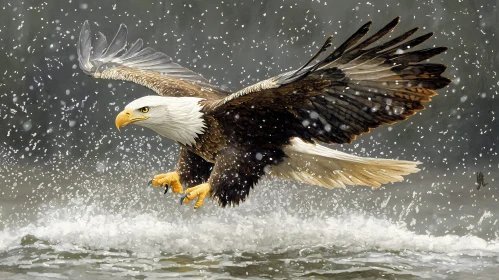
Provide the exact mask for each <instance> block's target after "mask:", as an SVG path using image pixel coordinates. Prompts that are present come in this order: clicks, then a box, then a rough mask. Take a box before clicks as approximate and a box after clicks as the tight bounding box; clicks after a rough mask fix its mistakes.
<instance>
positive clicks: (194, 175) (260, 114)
mask: <svg viewBox="0 0 499 280" xmlns="http://www.w3.org/2000/svg"><path fill="white" fill-rule="evenodd" d="M398 21H399V20H398V18H397V19H395V20H393V21H392V22H390V23H389V24H388V25H386V26H385V27H384V28H382V29H381V30H380V31H378V32H377V33H376V34H374V35H372V36H370V37H368V38H367V39H364V40H362V39H363V37H365V35H366V34H367V32H368V30H369V27H370V25H371V23H370V22H369V23H367V24H365V25H364V26H362V27H361V28H360V29H359V30H358V31H357V32H356V33H355V34H353V35H352V36H351V37H350V38H349V39H347V40H346V41H345V42H344V43H343V44H342V45H341V46H339V47H338V48H336V49H335V50H334V51H332V52H331V53H329V54H328V55H327V56H326V57H325V58H322V59H320V60H318V57H319V55H320V54H321V53H323V52H325V51H326V50H327V49H328V48H329V47H330V46H331V43H330V41H331V37H330V38H328V40H327V41H326V43H325V44H324V46H323V47H322V48H321V49H320V50H319V51H318V53H317V54H316V56H314V57H313V59H311V60H310V61H309V62H308V63H307V64H305V65H304V66H302V67H301V68H299V69H298V70H294V71H290V72H287V73H283V74H281V75H278V76H276V77H273V78H270V79H268V80H265V81H262V82H260V83H257V84H255V85H253V86H250V87H248V88H245V89H242V90H240V91H238V92H236V93H233V94H230V93H229V92H226V91H223V90H221V89H219V88H217V87H215V86H213V85H210V84H209V83H208V82H207V81H206V80H205V79H204V78H202V77H201V76H199V75H198V74H196V73H194V72H191V71H189V70H187V69H185V68H182V67H181V66H179V65H177V64H175V63H173V62H171V59H170V58H169V57H167V56H165V55H164V54H162V53H156V52H154V51H153V50H152V49H149V48H146V49H144V50H142V51H140V49H141V47H142V41H140V40H138V41H137V42H136V43H135V44H133V45H132V46H131V47H130V48H129V50H127V51H126V52H125V53H124V54H123V55H122V56H120V57H118V58H117V59H113V57H114V56H116V55H117V54H118V53H119V52H120V51H122V50H123V49H124V48H125V45H122V42H121V41H119V43H115V41H114V40H113V42H112V43H111V44H110V46H109V47H108V48H107V49H99V52H98V53H97V54H95V53H91V52H90V48H91V44H90V39H89V38H90V37H89V36H90V35H89V32H90V31H89V28H88V26H85V25H84V28H83V29H82V34H81V35H80V44H79V55H80V65H81V67H82V69H83V70H84V71H85V72H86V73H88V74H90V75H92V76H94V77H98V78H107V79H119V80H127V81H132V82H135V83H138V84H141V85H143V86H146V87H148V88H150V89H152V90H154V91H155V92H157V93H158V94H159V95H163V96H173V97H179V98H183V97H196V98H199V100H200V101H199V104H200V105H201V109H200V111H201V113H202V122H203V124H204V130H203V132H202V133H198V135H197V137H196V138H195V139H194V140H193V141H192V142H186V143H182V144H181V146H182V149H181V153H180V157H179V161H178V164H177V172H178V174H179V176H180V182H181V183H182V185H184V186H187V187H190V186H195V185H198V184H202V183H207V184H208V185H209V186H210V188H211V189H210V195H211V196H213V197H216V198H218V201H219V203H220V204H221V205H222V206H225V205H231V204H238V203H239V202H240V201H243V200H244V199H245V198H246V196H247V195H248V193H249V191H250V189H251V188H252V187H253V186H254V185H255V184H256V183H257V182H258V180H259V179H260V178H261V177H262V176H263V175H264V174H265V173H266V172H267V173H268V172H270V171H276V170H278V171H279V172H280V173H279V174H277V176H279V177H282V178H285V179H289V178H292V179H297V180H301V181H303V182H309V183H315V184H321V185H324V186H327V187H334V186H342V185H343V183H347V184H354V185H371V186H379V185H380V184H381V183H386V182H393V181H397V180H400V178H401V177H400V176H401V175H406V174H409V173H412V172H416V171H417V169H415V168H414V164H412V165H410V164H409V163H407V162H401V161H398V162H396V163H395V161H394V163H393V164H392V166H393V167H390V165H389V163H388V162H385V161H383V162H382V160H374V159H369V161H368V160H366V161H363V160H361V159H358V158H354V157H349V156H347V155H344V154H341V155H340V154H339V153H336V154H335V153H334V152H328V151H327V150H324V149H323V148H317V149H316V148H314V145H315V143H316V142H323V143H338V144H343V143H350V142H351V141H352V140H354V139H355V138H356V136H357V135H360V134H363V133H366V132H369V131H370V129H372V128H375V127H378V126H380V125H383V124H391V123H395V122H399V121H402V120H404V119H406V118H407V117H409V116H411V115H414V114H415V113H416V112H418V111H420V110H423V109H424V106H423V104H422V103H424V102H428V101H430V98H431V97H432V96H434V95H436V92H435V90H437V89H440V88H443V87H445V86H446V85H448V84H449V83H450V80H449V79H447V78H445V77H442V76H441V74H442V73H443V72H444V71H445V68H446V67H445V66H443V65H441V64H431V63H425V62H423V61H425V60H426V59H428V58H431V57H433V56H435V55H437V54H439V53H441V52H443V51H445V50H446V48H429V49H420V50H413V48H414V47H416V46H418V45H419V44H421V43H423V42H424V41H426V40H427V39H428V38H430V37H431V35H432V33H428V34H425V35H422V36H419V37H416V38H414V39H411V40H407V39H408V38H410V37H411V36H412V35H413V34H414V33H415V32H416V30H417V28H416V29H412V30H409V31H408V32H405V33H403V34H401V35H399V36H396V37H393V38H391V39H389V40H387V41H386V42H384V43H379V40H380V39H382V38H384V37H385V36H386V35H387V34H388V33H390V32H391V31H392V30H393V29H394V28H395V26H396V25H397V24H398ZM87 30H88V32H87ZM123 32H125V33H123ZM122 37H125V39H126V30H125V31H122V28H120V30H119V31H118V34H117V35H116V37H115V40H116V38H122ZM98 40H100V41H98V42H97V43H96V44H95V45H96V46H95V48H97V49H98V48H99V47H100V48H102V47H101V46H100V45H99V43H101V41H102V38H99V39H98ZM104 41H105V38H104ZM372 45H374V46H372ZM87 52H88V54H87ZM99 53H100V54H101V55H100V56H99ZM108 53H111V54H108ZM110 55H112V56H111V58H110V59H103V58H106V57H108V56H110ZM95 57H97V58H98V59H96V58H95ZM92 58H94V59H93V60H92ZM103 60H106V61H110V62H108V63H103V62H102V61H103ZM111 62H113V63H111ZM296 139H299V142H297V141H298V140H296ZM307 143H309V144H307ZM307 145H309V146H307ZM304 147H309V148H306V149H316V150H317V151H315V152H312V151H311V152H310V153H308V152H307V151H304ZM319 150H320V151H323V152H324V153H325V154H326V155H324V156H322V158H320V159H318V157H321V155H320V154H319V152H318V151H319ZM298 158H301V159H305V158H306V159H307V160H312V161H317V164H318V165H319V166H320V168H316V169H314V171H313V172H312V171H310V170H308V171H307V170H304V168H303V167H298V165H299V164H297V161H298ZM328 162H329V163H328ZM340 162H341V163H340ZM312 164H314V163H312ZM328 164H330V165H331V166H336V165H337V166H342V167H341V168H340V167H335V168H336V169H335V171H332V172H331V170H329V171H327V168H329V167H327V165H328ZM376 165H379V166H376ZM346 166H348V168H350V169H349V170H346V169H345V168H346ZM352 166H353V167H352ZM356 166H357V167H356ZM331 168H332V167H331ZM324 170H326V171H324ZM317 172H325V173H324V174H316V173H317ZM342 172H347V173H345V174H346V175H347V176H345V175H342ZM348 172H350V173H348ZM311 176H319V177H318V179H314V178H311ZM322 176H326V177H322ZM327 176H330V177H331V178H327ZM370 176H372V178H371V177H370ZM373 178H375V179H373ZM327 182H330V183H327ZM336 184H338V185H336Z"/></svg>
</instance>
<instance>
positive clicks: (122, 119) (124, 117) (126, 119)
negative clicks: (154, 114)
mask: <svg viewBox="0 0 499 280" xmlns="http://www.w3.org/2000/svg"><path fill="white" fill-rule="evenodd" d="M147 119H148V117H146V116H134V115H133V111H132V110H131V109H125V110H123V111H122V112H121V113H119V114H118V115H117V116H116V122H115V123H116V128H117V129H118V131H119V130H120V128H121V127H124V126H126V125H128V124H131V123H134V122H136V121H141V120H147Z"/></svg>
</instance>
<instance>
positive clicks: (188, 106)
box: [148, 97, 206, 146]
mask: <svg viewBox="0 0 499 280" xmlns="http://www.w3.org/2000/svg"><path fill="white" fill-rule="evenodd" d="M165 99H168V101H167V102H165V105H166V106H164V112H163V113H164V116H163V117H161V118H157V120H158V121H157V122H155V123H153V124H151V125H148V127H149V128H150V129H152V130H154V131H155V132H156V133H158V134H159V135H161V136H163V137H167V138H170V139H172V140H174V141H177V142H179V143H181V144H183V145H187V146H190V145H193V144H194V143H196V139H197V138H198V137H199V136H200V135H202V134H203V133H204V130H205V128H206V123H205V121H204V119H203V115H204V114H203V112H202V111H201V109H202V105H201V104H199V102H200V101H201V100H202V99H201V98H195V97H165Z"/></svg>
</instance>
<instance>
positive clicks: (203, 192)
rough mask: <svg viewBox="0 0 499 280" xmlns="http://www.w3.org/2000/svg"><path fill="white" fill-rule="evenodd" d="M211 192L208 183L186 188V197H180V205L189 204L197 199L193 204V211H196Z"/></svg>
mask: <svg viewBox="0 0 499 280" xmlns="http://www.w3.org/2000/svg"><path fill="white" fill-rule="evenodd" d="M210 191H211V186H210V184H209V183H204V184H201V185H197V186H195V187H192V188H188V189H187V190H185V193H186V195H185V196H184V197H182V199H181V201H180V203H181V204H182V202H183V203H185V204H189V203H191V201H193V200H194V199H196V198H197V201H196V204H194V209H197V208H199V207H201V206H203V203H204V199H205V198H206V196H207V195H209V194H210Z"/></svg>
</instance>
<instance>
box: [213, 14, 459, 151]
mask: <svg viewBox="0 0 499 280" xmlns="http://www.w3.org/2000/svg"><path fill="white" fill-rule="evenodd" d="M398 22H399V18H396V19H394V20H393V21H391V22H390V23H389V24H388V25H386V26H385V27H384V28H382V29H381V30H380V31H378V32H377V33H376V34H374V35H372V36H370V37H368V38H367V39H365V40H364V41H361V40H362V38H363V37H365V35H366V34H367V33H368V31H369V27H370V26H371V23H370V22H368V23H367V24H365V25H363V26H362V27H361V28H360V29H359V30H358V31H357V32H356V33H355V34H354V35H352V36H351V37H350V38H349V39H348V40H347V41H346V42H345V43H343V44H342V45H341V46H340V47H338V48H337V49H336V50H335V51H333V52H332V53H331V54H329V55H328V56H327V57H326V58H325V59H323V60H320V61H319V62H317V63H315V64H312V65H308V64H309V63H310V62H309V63H307V64H306V65H305V66H303V67H301V68H300V69H299V70H297V71H290V72H287V73H283V74H281V75H278V76H276V77H273V78H270V79H267V80H264V81H261V82H259V83H257V84H255V85H252V86H249V87H247V88H245V89H242V90H240V91H238V92H236V93H233V94H231V95H229V96H227V97H226V98H224V99H222V100H220V101H219V102H218V103H216V104H214V110H215V111H216V110H218V111H219V112H225V111H226V112H228V111H239V110H249V109H248V108H258V110H260V111H265V112H268V113H269V115H276V114H278V113H282V112H288V113H290V114H292V115H293V116H294V123H299V124H303V125H302V128H303V129H302V131H298V130H297V131H295V132H294V133H288V134H287V135H292V136H296V137H301V138H302V139H305V140H307V141H312V140H317V141H321V142H326V143H349V142H351V141H352V140H353V139H355V138H356V136H357V135H360V134H363V133H366V132H368V131H369V130H370V129H371V128H375V127H378V126H380V125H382V124H391V123H395V122H398V121H402V120H404V119H406V118H407V117H409V116H411V115H414V114H415V113H416V112H418V111H420V110H423V109H424V108H425V107H424V106H423V104H422V103H423V102H428V101H429V100H430V98H431V97H432V96H434V95H436V92H435V91H434V90H436V89H440V88H443V87H445V86H447V85H448V84H449V83H450V82H451V81H450V80H449V79H447V78H445V77H442V76H441V74H442V73H443V72H444V71H445V69H446V66H444V65H441V64H431V63H421V62H422V61H424V60H426V59H428V58H431V57H433V56H435V55H438V54H440V53H442V52H444V51H445V50H446V49H447V48H445V47H437V48H428V49H422V50H413V48H414V47H416V46H417V45H419V44H421V43H423V42H424V41H426V40H427V39H428V38H430V37H431V36H432V33H428V34H425V35H422V36H419V37H416V38H414V39H412V40H409V41H406V40H407V39H408V38H410V37H411V36H412V35H413V34H414V33H415V32H416V30H417V28H414V29H411V30H409V31H408V32H405V33H403V34H402V35H399V36H397V37H395V38H393V39H391V40H389V41H387V42H385V43H380V44H379V45H377V46H373V47H370V46H371V45H372V44H373V43H375V42H379V40H380V39H381V38H383V37H385V36H386V35H387V34H388V33H389V32H391V31H392V30H393V29H394V28H395V26H396V25H397V24H398ZM330 39H331V38H328V41H326V43H325V44H324V46H323V47H322V48H321V49H320V50H319V52H318V54H320V53H321V52H323V51H324V50H325V48H327V47H329V45H330ZM316 56H317V55H316ZM314 57H315V56H314ZM287 115H288V116H289V114H287ZM269 117H270V116H269ZM239 122H240V121H239ZM289 127H294V128H296V125H294V126H293V125H290V126H289ZM295 130H296V129H295ZM274 133H275V132H274Z"/></svg>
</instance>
